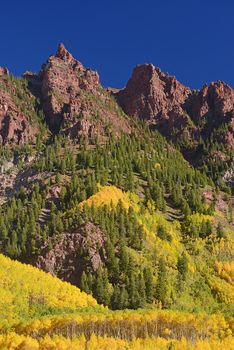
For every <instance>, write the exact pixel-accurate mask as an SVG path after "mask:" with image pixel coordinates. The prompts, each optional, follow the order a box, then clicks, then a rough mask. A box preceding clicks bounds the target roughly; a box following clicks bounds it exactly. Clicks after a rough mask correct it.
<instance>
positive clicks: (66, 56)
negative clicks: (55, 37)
mask: <svg viewBox="0 0 234 350" xmlns="http://www.w3.org/2000/svg"><path fill="white" fill-rule="evenodd" d="M55 57H57V58H60V59H61V60H63V61H72V60H74V57H73V56H72V54H71V53H70V52H69V51H68V50H67V49H66V48H65V46H64V44H63V43H60V44H59V45H58V50H57V53H56V55H55Z"/></svg>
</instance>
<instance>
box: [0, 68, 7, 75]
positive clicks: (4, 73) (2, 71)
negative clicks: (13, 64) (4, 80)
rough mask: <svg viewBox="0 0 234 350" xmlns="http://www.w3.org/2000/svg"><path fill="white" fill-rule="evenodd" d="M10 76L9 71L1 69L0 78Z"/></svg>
mask: <svg viewBox="0 0 234 350" xmlns="http://www.w3.org/2000/svg"><path fill="white" fill-rule="evenodd" d="M4 75H9V70H8V69H7V68H6V67H0V77H2V76H4Z"/></svg>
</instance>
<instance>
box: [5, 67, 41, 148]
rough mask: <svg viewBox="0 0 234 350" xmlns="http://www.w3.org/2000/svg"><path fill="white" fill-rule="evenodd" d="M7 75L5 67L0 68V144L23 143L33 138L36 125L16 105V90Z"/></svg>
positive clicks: (35, 132)
mask: <svg viewBox="0 0 234 350" xmlns="http://www.w3.org/2000/svg"><path fill="white" fill-rule="evenodd" d="M8 75H9V72H8V70H7V69H6V68H0V144H1V145H6V144H12V145H24V144H27V143H29V142H31V141H34V140H35V137H36V134H37V127H36V126H35V125H33V124H32V122H31V121H30V118H29V116H28V115H26V114H25V113H24V112H22V109H21V108H20V106H19V105H17V101H16V99H15V98H14V94H15V95H16V94H17V93H18V92H17V91H16V89H15V87H13V86H12V84H11V82H10V81H9V79H8Z"/></svg>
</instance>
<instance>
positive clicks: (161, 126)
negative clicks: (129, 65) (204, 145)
mask: <svg viewBox="0 0 234 350" xmlns="http://www.w3.org/2000/svg"><path fill="white" fill-rule="evenodd" d="M113 94H114V96H115V97H116V99H117V101H118V103H119V105H120V106H121V107H122V108H123V110H124V112H125V113H126V114H128V115H132V116H134V117H137V118H140V119H144V120H146V121H147V122H148V124H149V126H150V127H151V128H152V129H154V128H157V129H158V130H159V131H160V132H162V133H163V134H164V135H165V136H167V137H168V138H169V139H171V140H173V141H176V142H177V141H181V140H182V141H183V140H185V139H186V141H190V143H193V142H195V143H196V142H197V141H198V140H199V138H201V137H202V138H204V140H206V139H207V138H209V137H210V136H211V135H212V133H216V134H219V136H218V135H217V142H224V143H225V144H226V145H227V146H228V147H229V148H232V149H234V142H233V140H234V90H233V89H232V88H231V87H230V86H228V85H227V84H225V83H223V82H221V81H218V82H216V83H211V84H210V85H209V86H208V85H205V86H203V87H202V89H201V90H190V89H189V88H187V87H185V86H184V85H182V84H181V83H180V82H179V81H178V80H176V78H175V77H172V76H169V75H168V74H165V73H163V72H161V71H160V69H159V68H156V67H154V66H153V65H152V64H143V65H139V66H137V67H136V68H135V69H134V70H133V74H132V77H131V78H130V80H129V81H128V83H127V85H126V87H125V88H124V89H122V90H120V91H117V92H114V93H113ZM220 127H223V131H222V132H216V130H218V129H219V128H220ZM224 129H225V130H224Z"/></svg>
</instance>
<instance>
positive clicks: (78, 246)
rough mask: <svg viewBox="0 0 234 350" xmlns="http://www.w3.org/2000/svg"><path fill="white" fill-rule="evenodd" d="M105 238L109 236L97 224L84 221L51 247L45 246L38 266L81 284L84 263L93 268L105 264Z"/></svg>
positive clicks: (65, 279)
mask: <svg viewBox="0 0 234 350" xmlns="http://www.w3.org/2000/svg"><path fill="white" fill-rule="evenodd" d="M105 241H106V237H105V235H104V233H103V232H102V231H101V230H100V228H99V227H98V226H96V225H94V224H93V223H87V224H84V225H82V226H81V227H80V228H79V230H78V231H77V232H73V233H63V234H61V236H60V239H59V241H58V242H57V243H56V244H55V246H54V247H53V248H52V249H50V247H49V245H48V246H46V247H44V249H43V250H42V253H41V256H39V258H38V260H37V261H36V263H35V265H36V266H37V267H38V268H40V269H42V270H44V271H47V272H50V273H51V274H53V275H56V276H58V277H59V278H61V279H63V280H64V281H68V282H71V283H72V284H75V285H78V284H79V282H80V277H81V274H82V271H83V269H84V265H85V264H89V267H90V268H91V270H93V271H96V270H97V269H98V267H99V265H102V261H103V258H104V257H103V255H102V254H103V249H104V248H103V246H104V244H105ZM101 247H102V251H100V248H101ZM84 257H85V259H84Z"/></svg>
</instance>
